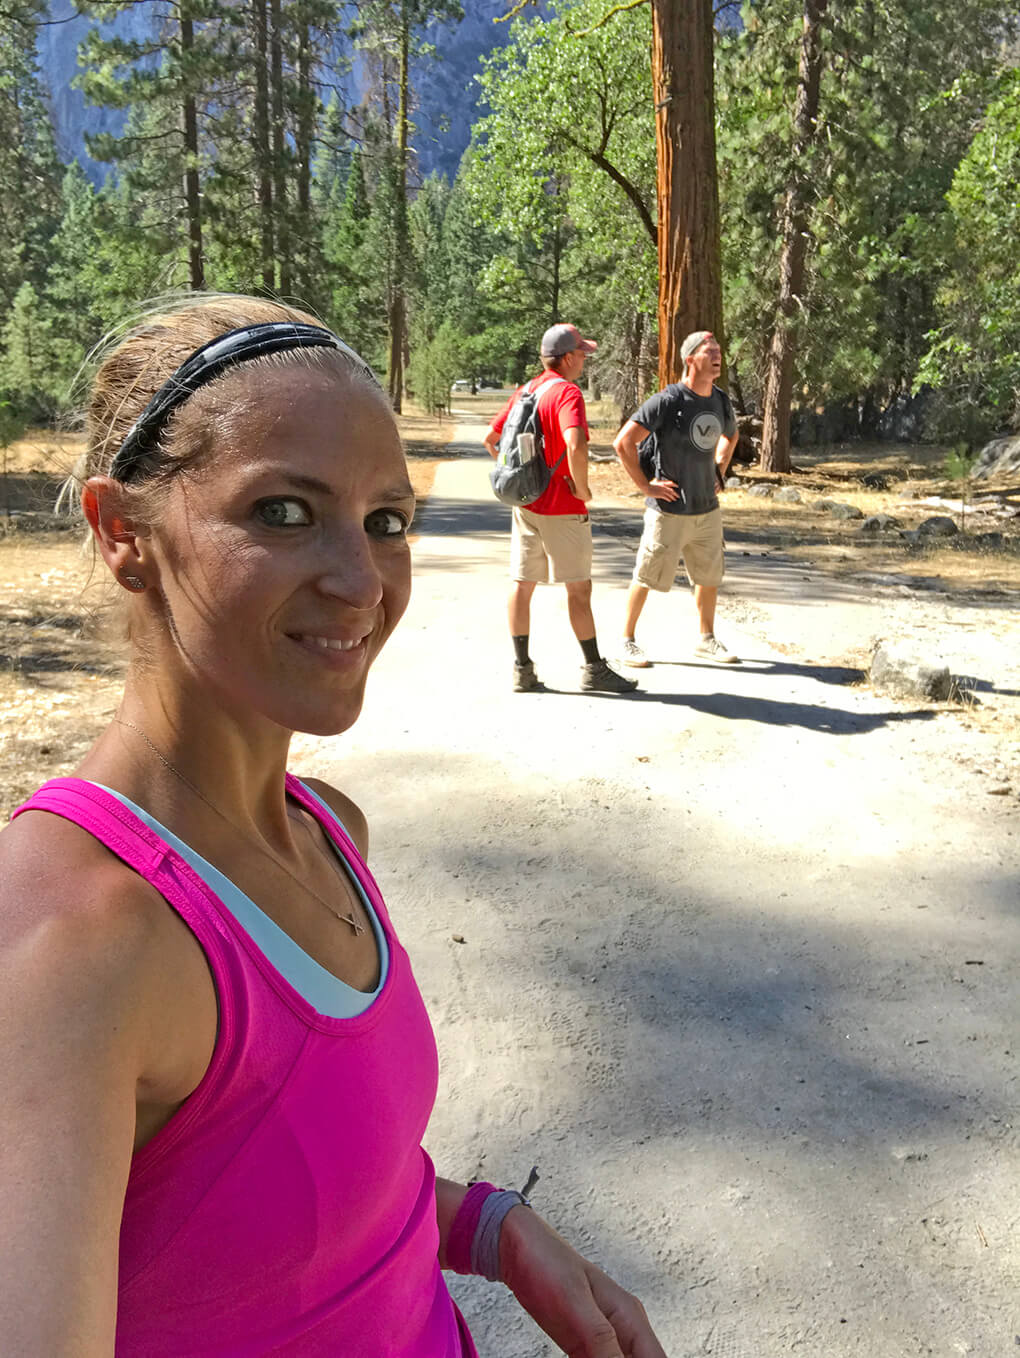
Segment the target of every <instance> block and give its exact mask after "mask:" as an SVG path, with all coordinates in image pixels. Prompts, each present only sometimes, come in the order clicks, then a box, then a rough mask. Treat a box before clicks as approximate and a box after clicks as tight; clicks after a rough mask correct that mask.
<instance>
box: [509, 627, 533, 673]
mask: <svg viewBox="0 0 1020 1358" xmlns="http://www.w3.org/2000/svg"><path fill="white" fill-rule="evenodd" d="M510 640H511V641H512V642H513V644H514V659H515V660H516V661H517V663H518V665H526V664H527V663H528V662H529V660H530V659H531V657H530V656H529V655H528V633H527V632H525V634H524V636H522V637H511V638H510Z"/></svg>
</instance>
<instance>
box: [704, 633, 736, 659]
mask: <svg viewBox="0 0 1020 1358" xmlns="http://www.w3.org/2000/svg"><path fill="white" fill-rule="evenodd" d="M694 654H695V655H696V656H697V657H698V659H699V660H714V661H715V662H716V663H717V664H719V665H739V664H740V657H739V656H737V655H734V654H733V652H732V651H728V650H727V649H726V647H725V646H724V645H723V644H722V642H721V641H719V640H718V639H717V638H716V637H714V636H707V637H702V638H701V640H700V641H699V642H698V644H697V646H695V648H694Z"/></svg>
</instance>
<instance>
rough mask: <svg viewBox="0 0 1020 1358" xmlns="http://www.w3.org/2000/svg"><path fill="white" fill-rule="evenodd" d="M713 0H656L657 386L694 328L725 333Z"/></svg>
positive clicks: (675, 365) (667, 378) (673, 377)
mask: <svg viewBox="0 0 1020 1358" xmlns="http://www.w3.org/2000/svg"><path fill="white" fill-rule="evenodd" d="M713 40H714V39H713V15H712V0H652V89H653V91H654V98H655V150H656V158H657V162H658V176H657V181H658V207H659V224H658V248H659V385H660V386H665V385H666V384H667V383H668V382H676V381H678V380H679V378H680V377H681V376H682V375H683V363H682V361H681V359H680V345H681V344H682V343H683V339H684V336H685V335H687V334H689V333H690V332H691V331H692V330H711V331H712V332H713V333H714V334H715V335H717V336H718V338H719V340H720V342H721V341H722V338H723V326H722V320H723V315H722V263H721V260H720V249H719V188H718V183H717V180H716V163H715V54H714V50H713Z"/></svg>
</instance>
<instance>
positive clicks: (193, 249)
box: [180, 8, 205, 292]
mask: <svg viewBox="0 0 1020 1358" xmlns="http://www.w3.org/2000/svg"><path fill="white" fill-rule="evenodd" d="M180 22H181V68H182V73H183V77H184V87H185V89H186V90H187V89H188V84H189V76H190V73H191V65H192V60H191V59H192V54H193V53H194V50H195V24H194V21H193V20H192V18H191V15H190V13H189V12H188V11H187V9H186V8H182V10H181V20H180ZM182 112H183V115H184V116H183V121H184V129H183V130H184V202H185V211H186V213H187V218H188V281H189V283H190V286H191V290H192V292H201V291H202V290H203V288H204V287H205V260H204V255H203V251H202V194H201V189H200V186H199V180H198V109H197V107H196V104H195V96H194V94H192V93H190V92H188V93H186V94H185V96H184V107H183V110H182Z"/></svg>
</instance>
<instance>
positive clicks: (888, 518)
mask: <svg viewBox="0 0 1020 1358" xmlns="http://www.w3.org/2000/svg"><path fill="white" fill-rule="evenodd" d="M899 527H900V521H899V519H897V518H895V517H894V516H893V515H892V514H872V515H871V517H870V518H867V519H865V520H864V522H863V523H862V524H861V526H860V528H859V529H858V530H857V531H858V532H860V533H882V532H884V531H885V530H886V529H889V528H899Z"/></svg>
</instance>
